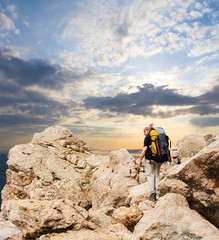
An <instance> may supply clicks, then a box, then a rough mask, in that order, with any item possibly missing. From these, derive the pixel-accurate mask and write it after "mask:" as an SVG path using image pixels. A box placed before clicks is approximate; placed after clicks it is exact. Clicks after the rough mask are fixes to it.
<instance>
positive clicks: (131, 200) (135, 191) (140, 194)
mask: <svg viewBox="0 0 219 240" xmlns="http://www.w3.org/2000/svg"><path fill="white" fill-rule="evenodd" d="M148 197H149V192H148V184H147V182H146V183H143V184H140V185H137V186H134V187H131V188H129V190H128V197H127V199H126V203H127V204H130V205H132V204H138V203H139V202H142V201H144V200H146V199H148Z"/></svg>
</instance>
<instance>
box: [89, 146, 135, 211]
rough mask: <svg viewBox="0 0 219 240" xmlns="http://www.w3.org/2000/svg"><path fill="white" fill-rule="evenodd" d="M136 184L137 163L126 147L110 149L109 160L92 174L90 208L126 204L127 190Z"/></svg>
mask: <svg viewBox="0 0 219 240" xmlns="http://www.w3.org/2000/svg"><path fill="white" fill-rule="evenodd" d="M136 185H138V165H137V163H136V161H135V159H134V158H133V157H132V156H131V155H130V154H129V153H128V151H127V150H126V149H121V150H120V151H112V152H111V153H110V161H109V163H108V164H106V165H101V166H100V167H99V168H98V169H97V170H96V171H95V172H94V173H93V175H92V179H91V188H92V208H93V209H99V208H103V207H116V208H118V207H120V206H124V205H126V198H127V196H128V190H129V189H130V188H131V187H133V186H136Z"/></svg>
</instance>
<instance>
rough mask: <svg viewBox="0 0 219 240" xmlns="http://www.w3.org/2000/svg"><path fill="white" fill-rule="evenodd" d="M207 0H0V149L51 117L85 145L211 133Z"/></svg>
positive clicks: (132, 145) (212, 40) (214, 103)
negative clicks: (160, 134) (147, 131)
mask: <svg viewBox="0 0 219 240" xmlns="http://www.w3.org/2000/svg"><path fill="white" fill-rule="evenodd" d="M218 50H219V2H218V1H217V0H206V1H196V0H166V1H161V0H143V1H142V0H126V1H121V0H107V1H102V0H98V1H97V0H78V1H74V0H71V1H68V0H62V1H59V0H47V1H44V0H37V1H29V0H17V1H15V0H1V1H0V152H1V151H8V149H10V148H11V147H13V146H14V145H17V144H23V143H27V142H30V141H31V139H32V136H33V134H34V133H36V132H41V131H43V130H44V129H45V128H47V127H49V126H52V125H60V126H64V127H67V128H68V129H70V130H71V131H72V132H73V133H74V134H75V135H76V136H78V137H79V138H80V139H83V140H84V141H86V142H87V143H88V145H89V146H91V148H92V149H93V150H94V152H99V153H101V152H102V153H103V152H106V151H109V150H114V149H120V148H126V149H129V150H130V152H131V153H135V152H136V151H138V149H141V148H142V147H143V138H144V135H143V128H144V127H145V126H147V125H148V124H150V123H154V126H155V127H156V126H157V127H158V126H159V127H163V128H164V129H165V131H166V133H167V134H168V135H169V137H170V139H171V140H172V146H174V145H176V144H177V142H178V141H179V140H180V139H182V138H183V137H184V136H185V135H190V134H199V135H203V136H204V135H206V134H208V133H211V134H216V133H218V132H219V95H218V92H219V51H218Z"/></svg>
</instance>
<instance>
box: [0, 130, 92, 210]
mask: <svg viewBox="0 0 219 240" xmlns="http://www.w3.org/2000/svg"><path fill="white" fill-rule="evenodd" d="M90 155H91V153H90V152H89V147H87V145H86V144H85V142H83V141H80V140H79V139H78V138H77V137H76V136H74V135H73V134H72V133H71V132H70V131H69V130H68V129H66V128H63V127H58V126H56V127H55V126H53V127H50V128H47V129H46V130H44V131H43V132H42V133H37V134H34V136H33V140H32V142H31V143H29V144H23V145H17V146H15V147H14V148H12V149H11V150H10V152H9V154H8V158H9V159H8V161H7V164H8V166H9V170H7V184H6V186H5V187H4V189H3V191H2V200H3V202H4V201H6V200H10V199H35V200H54V199H61V198H63V199H69V200H72V201H73V202H74V203H75V204H78V205H80V206H82V207H85V208H87V207H89V206H90V205H91V198H89V186H90V178H91V175H92V174H91V173H92V166H90V165H89V164H87V163H86V158H88V157H89V156H90Z"/></svg>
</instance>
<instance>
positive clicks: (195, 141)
mask: <svg viewBox="0 0 219 240" xmlns="http://www.w3.org/2000/svg"><path fill="white" fill-rule="evenodd" d="M204 147H206V141H205V139H204V137H202V136H200V135H197V134H193V135H188V136H185V137H184V138H183V139H182V140H180V141H179V142H178V143H177V148H178V149H177V159H178V160H179V161H181V160H182V159H183V158H190V157H193V156H194V155H195V154H197V153H198V152H199V151H201V150H202V149H203V148H204Z"/></svg>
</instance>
